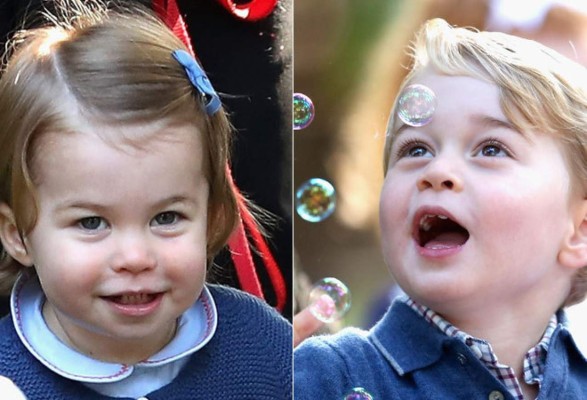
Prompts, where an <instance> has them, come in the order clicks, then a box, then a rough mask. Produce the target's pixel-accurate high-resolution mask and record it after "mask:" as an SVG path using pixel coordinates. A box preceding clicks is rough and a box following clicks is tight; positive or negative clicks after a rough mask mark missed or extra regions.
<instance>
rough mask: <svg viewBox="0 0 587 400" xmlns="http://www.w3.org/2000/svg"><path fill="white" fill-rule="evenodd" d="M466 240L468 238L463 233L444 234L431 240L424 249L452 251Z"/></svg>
mask: <svg viewBox="0 0 587 400" xmlns="http://www.w3.org/2000/svg"><path fill="white" fill-rule="evenodd" d="M466 240H467V238H466V237H465V235H464V234H463V233H462V232H443V233H441V234H439V235H438V236H436V237H435V238H434V239H431V240H429V241H428V242H427V243H426V244H425V245H424V248H426V249H434V250H441V249H450V248H453V247H457V246H461V245H462V244H464V243H465V242H466Z"/></svg>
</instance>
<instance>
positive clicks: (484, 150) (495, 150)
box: [477, 139, 510, 157]
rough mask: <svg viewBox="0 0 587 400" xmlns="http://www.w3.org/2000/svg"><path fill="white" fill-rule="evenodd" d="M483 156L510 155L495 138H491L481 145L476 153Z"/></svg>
mask: <svg viewBox="0 0 587 400" xmlns="http://www.w3.org/2000/svg"><path fill="white" fill-rule="evenodd" d="M477 154H479V155H481V156H483V157H508V156H510V153H509V151H508V150H507V148H506V147H505V146H504V145H503V144H502V143H500V142H498V141H497V140H494V139H491V140H489V141H487V142H486V143H484V144H483V145H482V146H481V149H480V150H479V152H478V153H477Z"/></svg>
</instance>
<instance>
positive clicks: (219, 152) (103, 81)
mask: <svg viewBox="0 0 587 400" xmlns="http://www.w3.org/2000/svg"><path fill="white" fill-rule="evenodd" d="M60 3H61V5H60V8H59V10H58V13H57V14H53V16H51V17H50V20H51V23H50V26H48V27H44V28H39V29H33V30H30V31H25V32H22V33H20V34H19V35H18V36H17V37H15V39H14V41H13V43H14V46H13V47H14V50H13V51H14V55H13V56H12V57H10V59H9V61H8V63H7V64H6V66H5V68H4V70H3V74H2V78H1V79H0V203H6V204H8V205H9V206H10V207H11V208H12V210H13V212H14V215H15V220H16V221H15V222H16V225H17V228H18V230H19V233H20V235H21V237H25V236H26V235H27V234H28V233H29V232H30V231H31V230H32V229H33V228H34V226H35V223H36V218H37V214H38V205H37V204H36V201H35V177H36V172H37V171H35V170H34V157H35V153H36V152H37V151H40V150H39V149H38V148H37V147H38V143H39V137H40V136H42V135H43V134H44V133H47V132H63V133H64V134H67V133H68V132H69V133H71V132H75V131H76V127H77V126H79V124H80V119H81V123H82V124H84V123H88V124H90V125H91V126H97V127H116V126H123V127H124V126H129V127H132V126H140V125H143V124H154V125H155V126H159V127H161V128H164V127H165V126H171V125H185V124H189V125H193V126H194V134H196V133H197V132H198V131H199V132H200V133H201V135H202V143H203V146H204V149H203V153H204V171H205V174H206V177H207V180H208V183H209V185H210V192H209V193H210V194H209V200H208V224H207V225H208V230H207V232H208V233H207V235H208V237H207V251H208V253H207V254H208V259H209V260H210V259H212V257H213V256H214V255H215V254H216V253H217V252H218V251H219V250H220V249H221V248H222V247H223V246H224V245H225V244H226V242H227V240H228V237H229V235H230V234H231V233H232V231H233V229H234V226H235V225H236V221H237V219H238V208H237V202H236V198H235V194H234V191H233V190H232V187H231V180H230V177H229V176H228V173H227V163H228V157H229V150H230V137H231V133H232V129H231V126H230V124H229V122H228V119H227V117H226V114H225V113H224V111H223V110H220V111H219V112H216V113H215V114H214V115H212V116H208V115H207V114H206V111H205V108H204V104H203V101H202V98H201V96H200V94H199V92H197V91H196V89H195V88H194V87H193V86H192V84H191V83H190V81H189V80H188V78H187V75H186V72H185V70H184V68H183V67H182V66H181V65H180V64H179V63H178V61H176V60H175V59H174V58H173V56H172V52H173V51H174V50H178V49H182V50H187V49H186V46H185V45H184V44H183V43H182V42H181V41H180V40H179V39H178V38H177V37H176V36H175V35H174V34H173V33H172V32H171V31H170V30H169V29H168V28H167V27H166V26H165V24H164V23H163V22H161V21H160V20H159V19H158V18H156V17H155V16H153V15H152V14H151V13H150V11H148V10H146V9H143V8H139V7H136V6H133V7H132V9H130V8H127V9H120V8H118V9H116V10H108V11H107V10H106V7H104V6H102V5H100V4H99V3H94V2H90V3H89V4H90V5H87V4H86V5H84V4H83V3H82V2H81V1H77V0H63V1H61V2H60ZM72 115H74V116H75V117H72ZM133 131H137V130H133ZM109 132H116V130H113V131H110V130H108V129H104V130H103V132H99V133H100V134H101V135H102V136H103V137H104V139H105V140H108V141H111V142H112V143H117V142H119V140H120V139H122V140H124V141H126V142H127V143H130V144H132V145H135V146H139V147H140V145H141V142H142V140H144V139H147V138H148V137H146V136H147V135H153V133H152V132H149V133H144V134H138V135H137V137H125V138H118V137H114V136H113V135H115V134H116V133H109ZM2 253H3V254H2V260H1V264H0V292H2V293H7V292H8V291H9V290H10V287H11V286H12V283H13V282H14V280H15V278H16V275H17V274H18V272H19V271H20V270H21V269H22V268H23V266H22V265H20V264H19V263H18V262H16V261H15V260H13V259H12V258H11V257H10V256H8V255H7V254H6V252H5V251H3V252H2Z"/></svg>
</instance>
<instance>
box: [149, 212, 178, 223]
mask: <svg viewBox="0 0 587 400" xmlns="http://www.w3.org/2000/svg"><path fill="white" fill-rule="evenodd" d="M178 220H179V215H178V213H176V212H175V211H165V212H162V213H159V214H157V215H156V216H155V218H153V223H154V225H171V224H175V223H177V221H178Z"/></svg>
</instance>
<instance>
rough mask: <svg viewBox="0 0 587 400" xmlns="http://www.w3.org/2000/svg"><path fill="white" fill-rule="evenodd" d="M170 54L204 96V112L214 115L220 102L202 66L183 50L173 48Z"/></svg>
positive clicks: (218, 108)
mask: <svg viewBox="0 0 587 400" xmlns="http://www.w3.org/2000/svg"><path fill="white" fill-rule="evenodd" d="M171 54H172V55H173V58H175V59H176V60H177V62H179V63H180V64H181V66H182V67H183V68H184V69H185V72H186V73H187V75H188V78H189V80H190V82H191V83H192V85H194V87H195V88H196V89H198V92H200V93H201V94H202V96H204V97H205V98H206V113H207V114H208V115H214V114H215V113H216V111H218V110H220V107H221V105H222V104H221V103H220V98H219V97H218V94H217V93H216V91H215V90H214V88H213V87H212V84H211V83H210V80H209V79H208V77H207V76H206V73H205V72H204V70H203V69H202V67H200V65H198V62H197V61H196V60H195V59H194V58H193V57H192V56H191V55H190V53H188V52H187V51H185V50H175V51H173V53H171Z"/></svg>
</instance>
